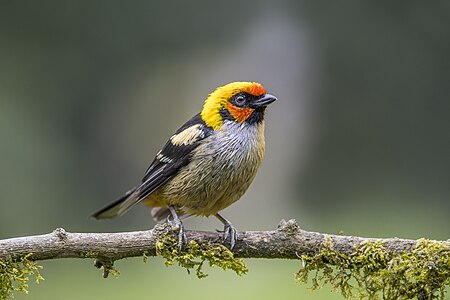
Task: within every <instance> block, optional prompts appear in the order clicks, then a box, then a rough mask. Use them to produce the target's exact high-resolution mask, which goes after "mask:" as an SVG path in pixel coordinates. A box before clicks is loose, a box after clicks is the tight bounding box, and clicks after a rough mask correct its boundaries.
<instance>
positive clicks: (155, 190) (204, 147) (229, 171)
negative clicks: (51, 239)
mask: <svg viewBox="0 0 450 300" xmlns="http://www.w3.org/2000/svg"><path fill="white" fill-rule="evenodd" d="M276 100H277V98H276V97H275V96H273V95H271V94H268V93H266V90H265V88H264V87H263V86H262V85H261V84H260V83H257V82H231V83H228V84H226V85H223V86H220V87H218V88H216V89H215V90H214V91H213V92H211V93H210V94H209V96H208V97H207V98H206V100H205V102H204V105H203V108H202V109H201V111H200V113H198V114H196V115H195V116H194V117H192V118H191V119H190V120H188V121H187V122H186V123H185V124H184V125H182V126H181V127H180V128H179V129H178V130H177V131H176V132H175V133H174V134H173V135H172V136H171V137H170V138H169V140H168V141H167V143H166V144H165V145H164V146H163V147H162V148H161V150H160V151H159V152H158V153H157V154H156V156H155V158H154V159H153V162H152V163H151V164H150V166H149V167H148V169H147V171H146V172H145V175H144V177H143V178H142V181H141V182H140V183H139V184H138V185H136V186H135V187H134V188H132V189H130V190H129V191H128V192H126V193H125V194H124V195H123V196H121V197H119V198H118V199H116V200H115V201H113V202H112V203H110V204H108V205H106V206H105V207H103V208H101V209H99V210H98V211H96V212H94V213H93V214H92V217H93V218H95V219H111V218H114V217H117V216H121V215H123V214H125V213H126V212H127V211H129V210H130V209H131V208H132V207H134V206H135V205H136V204H138V203H143V204H145V205H147V206H150V207H151V208H152V209H151V211H150V212H151V216H152V217H153V219H154V220H155V221H157V222H161V221H164V220H167V221H168V222H169V223H170V224H171V225H172V227H173V228H175V229H177V230H178V246H179V249H180V251H181V248H182V246H183V244H184V243H185V242H186V235H185V230H184V226H183V224H182V220H184V219H185V218H187V217H190V216H205V217H209V216H215V217H216V218H217V219H218V220H219V221H220V222H222V223H223V225H224V230H223V240H224V242H226V241H227V240H228V239H229V240H230V249H233V247H234V246H235V243H236V240H237V238H238V232H237V230H236V228H235V227H234V226H233V224H232V223H231V222H230V221H229V220H227V219H226V218H225V217H223V216H222V214H221V213H220V211H222V210H223V209H225V208H226V207H228V206H230V205H231V204H233V203H234V202H236V201H237V200H239V199H240V198H241V197H242V196H243V195H244V193H245V192H246V191H247V189H248V187H249V186H250V184H251V183H252V181H253V179H254V178H255V176H256V173H257V170H258V168H259V166H260V165H261V163H262V161H263V158H264V150H265V139H264V127H265V113H266V108H267V106H268V105H269V104H271V103H272V102H274V101H276Z"/></svg>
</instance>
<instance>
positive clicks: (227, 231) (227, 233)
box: [215, 213, 238, 250]
mask: <svg viewBox="0 0 450 300" xmlns="http://www.w3.org/2000/svg"><path fill="white" fill-rule="evenodd" d="M215 216H216V218H217V219H219V220H220V222H222V223H223V225H224V227H223V241H224V242H226V241H227V239H228V238H230V250H233V248H234V245H235V244H236V241H237V239H238V232H237V230H236V228H234V226H233V224H231V222H230V221H228V220H227V219H225V218H224V217H222V216H221V215H220V214H218V213H217V214H215Z"/></svg>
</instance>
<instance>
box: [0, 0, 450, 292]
mask: <svg viewBox="0 0 450 300" xmlns="http://www.w3.org/2000/svg"><path fill="white" fill-rule="evenodd" d="M449 15H450V3H449V2H448V1H433V2H432V3H431V2H430V3H425V2H421V1H395V2H393V1H339V2H324V1H276V2H275V1H237V0H229V1H195V2H192V3H191V2H190V1H60V0H54V1H12V0H3V1H1V2H0V140H1V142H0V191H1V207H0V238H8V237H14V236H21V235H31V234H40V233H46V232H49V231H51V230H53V229H54V228H56V227H64V228H65V229H66V230H68V231H84V232H107V231H127V230H141V229H146V228H150V227H152V226H153V222H152V221H151V220H150V218H149V212H148V210H147V209H144V208H141V209H134V210H132V211H130V212H129V213H128V214H127V215H125V216H123V217H122V218H119V219H117V220H112V221H106V222H97V221H93V220H90V219H89V218H88V215H89V214H90V213H91V212H92V211H93V210H95V209H97V208H98V207H100V206H102V205H104V204H105V203H107V202H108V201H111V200H112V199H114V198H115V197H117V196H118V195H120V194H122V193H123V192H125V191H126V190H127V189H128V188H129V187H131V186H133V185H134V184H136V183H137V182H138V181H139V180H140V178H141V177H142V175H143V173H144V172H145V170H146V168H147V165H148V164H149V163H150V162H151V160H152V159H153V156H154V155H155V153H156V152H157V151H158V150H159V148H160V147H161V146H162V145H163V144H164V143H165V141H166V139H167V138H168V137H169V136H170V135H171V134H172V133H173V132H174V131H175V130H176V129H177V128H178V126H179V125H181V124H182V123H183V122H184V121H186V120H187V119H188V118H190V117H191V116H192V115H194V114H195V113H197V112H198V111H199V110H200V108H201V106H202V103H203V101H204V99H205V97H206V95H207V94H208V93H210V92H211V91H212V90H213V89H214V88H215V87H217V86H219V85H222V84H225V83H228V82H231V81H239V80H247V81H259V82H261V83H263V84H264V86H265V87H266V89H267V90H268V91H269V92H270V93H272V94H274V95H276V96H277V97H278V98H279V101H278V102H276V103H274V104H273V105H272V106H271V107H270V108H269V110H268V114H267V126H266V128H267V129H266V137H267V138H266V142H267V148H266V159H265V162H264V164H263V166H262V168H261V169H260V172H259V174H258V176H257V178H256V179H255V182H254V184H253V185H252V186H251V188H250V190H249V191H248V192H247V193H246V195H245V196H244V197H243V198H242V199H241V201H240V202H238V203H236V204H235V205H233V206H232V207H230V208H228V209H227V210H226V211H225V212H224V214H225V215H226V216H227V217H228V218H229V219H230V220H232V221H233V223H234V225H235V226H236V227H237V228H238V229H239V230H265V229H273V228H275V227H276V225H277V224H278V222H279V221H280V220H281V219H283V218H284V219H291V218H295V219H297V221H298V222H299V223H300V225H301V226H302V228H304V229H308V230H313V231H322V232H328V233H338V232H341V231H343V232H344V233H346V234H354V235H362V236H374V237H392V236H398V237H405V238H420V237H428V238H434V239H447V238H449V235H450V234H449V228H450V219H449V218H448V210H449V209H450V201H449V196H450V171H449V170H450V155H449V153H450V134H449V130H450V121H449V120H450V101H449V97H450V55H449V54H450V18H449ZM185 225H186V227H187V228H188V229H207V230H214V229H216V228H221V224H220V223H218V222H217V220H215V219H207V218H203V219H199V218H194V219H189V220H187V221H186V222H185ZM43 265H44V270H43V275H44V277H45V278H46V280H45V281H44V282H42V283H41V284H40V285H39V286H36V285H34V284H32V285H31V291H30V295H28V296H25V295H21V294H17V295H16V299H62V298H64V299H124V298H125V297H126V298H128V297H129V298H133V299H150V298H161V297H165V298H166V297H170V298H183V299H198V300H200V299H210V298H212V297H213V298H215V299H246V298H259V299H274V298H275V297H277V298H283V299H299V298H302V297H303V298H306V299H341V296H340V295H338V294H337V293H335V292H332V291H330V289H329V288H324V289H322V290H321V291H318V292H311V291H309V290H308V289H307V286H303V285H298V284H296V283H295V282H294V276H293V274H294V273H295V272H296V271H297V270H298V268H300V266H301V263H300V262H299V261H281V260H278V261H277V260H256V259H255V260H248V265H249V267H250V272H249V274H248V275H247V276H245V277H243V278H238V277H237V276H235V275H234V274H233V273H231V272H223V271H222V270H216V269H212V270H209V273H210V276H209V277H208V278H206V279H203V280H198V279H197V278H196V277H195V276H194V275H188V274H187V273H186V271H185V270H183V269H180V268H177V267H171V268H166V267H165V266H164V264H163V262H162V260H161V259H159V258H152V259H150V260H149V262H148V263H147V264H144V263H143V262H142V259H127V260H123V261H119V262H117V266H118V268H119V269H120V270H121V273H122V274H121V276H120V277H119V278H118V279H113V278H109V279H106V280H105V279H103V278H101V275H100V272H99V271H97V270H96V269H94V268H93V267H92V261H90V260H59V261H48V262H43Z"/></svg>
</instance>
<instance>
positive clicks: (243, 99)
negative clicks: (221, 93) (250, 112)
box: [234, 95, 246, 106]
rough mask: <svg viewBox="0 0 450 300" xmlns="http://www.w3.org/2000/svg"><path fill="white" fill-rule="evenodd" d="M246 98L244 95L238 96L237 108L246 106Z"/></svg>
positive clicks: (236, 100) (235, 100) (236, 99)
mask: <svg viewBox="0 0 450 300" xmlns="http://www.w3.org/2000/svg"><path fill="white" fill-rule="evenodd" d="M245 100H246V99H245V96H244V95H238V96H237V97H236V98H235V99H234V102H235V103H236V105H237V106H242V105H244V104H245Z"/></svg>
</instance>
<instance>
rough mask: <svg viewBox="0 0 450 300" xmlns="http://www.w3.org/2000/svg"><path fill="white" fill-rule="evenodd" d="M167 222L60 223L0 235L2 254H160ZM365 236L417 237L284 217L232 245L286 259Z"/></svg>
mask: <svg viewBox="0 0 450 300" xmlns="http://www.w3.org/2000/svg"><path fill="white" fill-rule="evenodd" d="M170 231H171V230H170V228H169V227H168V226H167V225H166V224H158V225H156V226H155V227H154V228H153V229H151V230H146V231H134V232H120V233H71V232H67V231H65V230H64V229H62V228H57V229H56V230H54V231H53V232H51V233H49V234H44V235H35V236H27V237H19V238H11V239H5V240H0V259H3V260H4V259H8V258H9V257H21V256H24V255H27V254H29V253H32V255H31V256H30V259H32V260H47V259H56V258H98V259H101V260H107V261H116V260H119V259H122V258H126V257H136V256H142V255H144V254H145V255H147V256H156V254H157V253H156V252H157V251H156V244H157V242H158V240H159V239H161V238H162V237H164V236H166V235H167V234H168V233H170ZM186 236H187V239H188V241H191V240H194V241H196V242H197V243H198V244H200V245H201V244H204V243H205V242H214V243H220V242H221V239H222V234H221V233H216V232H204V231H186ZM367 241H374V242H376V241H382V242H383V245H384V247H385V248H386V249H387V250H388V251H391V252H396V253H400V252H406V253H408V252H411V251H412V249H414V247H415V245H416V241H415V240H407V239H399V238H392V239H375V238H362V237H354V236H343V235H333V234H323V233H317V232H309V231H305V230H301V229H300V228H299V226H298V225H297V223H295V221H294V220H290V221H287V222H286V221H284V220H283V221H281V223H280V224H279V225H278V228H277V229H276V230H273V231H246V232H240V233H239V238H238V240H237V242H236V245H235V247H234V249H233V251H232V252H233V253H234V256H235V257H237V258H284V259H299V258H300V257H301V256H302V255H307V256H314V255H317V254H319V253H320V251H321V249H323V248H324V245H325V244H326V243H327V242H331V243H332V245H333V248H334V249H335V250H336V251H339V252H340V253H342V254H345V255H351V253H353V252H354V250H355V248H356V247H358V246H359V245H361V244H362V243H364V242H367Z"/></svg>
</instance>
